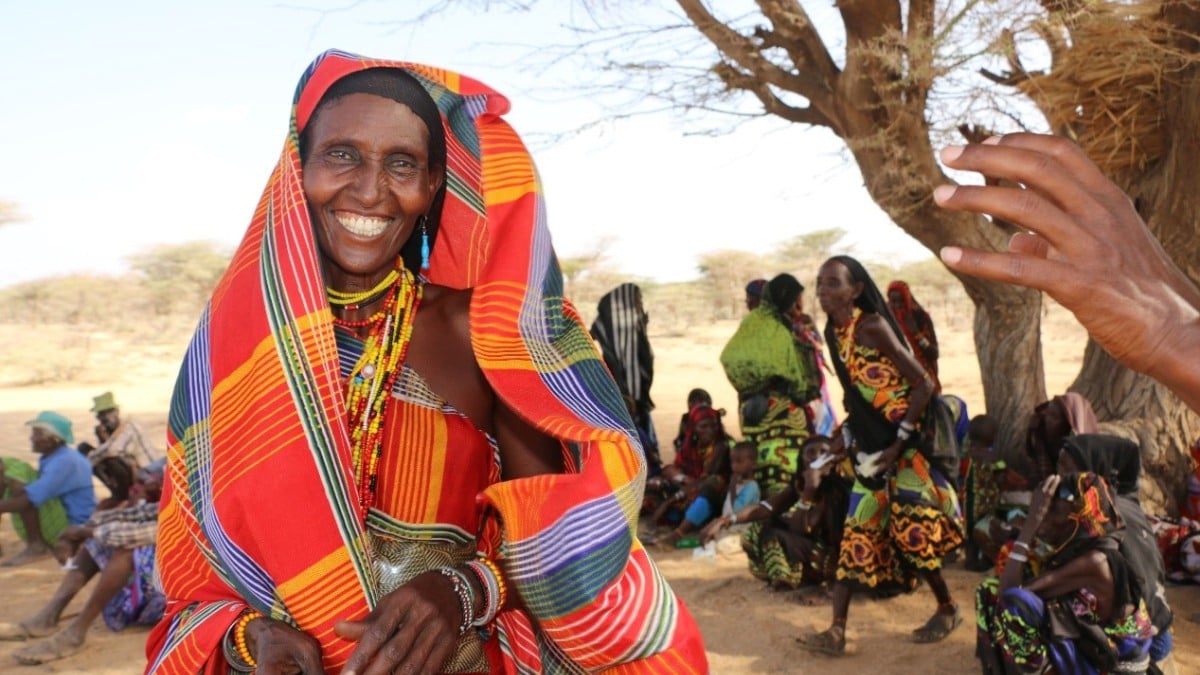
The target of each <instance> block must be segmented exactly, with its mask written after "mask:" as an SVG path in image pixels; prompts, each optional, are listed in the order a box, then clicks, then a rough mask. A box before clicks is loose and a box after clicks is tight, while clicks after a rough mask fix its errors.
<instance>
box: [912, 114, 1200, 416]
mask: <svg viewBox="0 0 1200 675" xmlns="http://www.w3.org/2000/svg"><path fill="white" fill-rule="evenodd" d="M942 161H944V162H945V163H946V165H947V166H949V167H952V168H955V169H962V170H968V171H978V172H980V173H982V174H984V175H985V176H990V177H994V178H1001V179H1006V180H1008V181H1012V182H1013V183H1018V184H1020V185H1024V186H1025V187H1024V188H1021V187H1010V186H1001V185H989V186H967V185H962V186H950V185H943V186H940V187H938V188H937V189H935V190H934V201H936V202H937V203H938V205H940V206H942V207H944V208H947V209H954V210H960V211H972V212H976V213H984V214H990V215H993V216H995V217H997V218H1001V219H1003V220H1006V221H1008V222H1010V223H1013V224H1015V225H1016V226H1017V227H1018V228H1021V229H1022V230H1026V231H1024V232H1020V233H1018V234H1016V235H1014V236H1013V238H1012V240H1011V241H1010V242H1009V245H1008V252H1006V253H996V252H987V251H978V250H973V249H963V248H959V247H953V246H951V247H946V248H944V249H942V260H943V262H945V263H946V266H947V267H949V268H950V269H952V270H954V271H956V272H962V273H966V274H971V275H974V276H978V277H983V278H985V279H991V280H993V281H1003V282H1006V283H1010V284H1017V285H1021V286H1028V287H1030V288H1035V289H1038V290H1041V291H1045V292H1046V293H1047V294H1049V295H1050V297H1052V298H1054V299H1055V300H1056V301H1058V302H1059V303H1060V304H1062V305H1063V306H1064V307H1066V308H1067V309H1069V310H1071V312H1072V313H1073V314H1074V315H1075V317H1076V318H1077V319H1078V320H1079V322H1080V323H1081V324H1083V326H1084V328H1086V329H1087V331H1088V333H1089V334H1090V335H1091V337H1092V338H1093V339H1094V340H1095V341H1096V342H1097V343H1099V344H1100V346H1102V347H1103V348H1104V349H1105V350H1106V351H1107V352H1108V353H1109V354H1112V356H1113V357H1114V358H1116V359H1117V360H1119V361H1120V362H1121V363H1123V364H1125V365H1126V366H1128V367H1130V368H1133V369H1134V370H1137V371H1140V372H1143V373H1146V374H1148V375H1150V376H1151V377H1154V378H1156V379H1159V380H1161V381H1162V382H1163V383H1164V384H1166V385H1167V386H1168V387H1170V388H1171V389H1172V390H1173V391H1175V393H1176V394H1178V395H1179V396H1180V397H1181V398H1183V399H1184V400H1185V402H1187V403H1188V404H1189V405H1190V406H1191V407H1192V408H1193V409H1200V366H1197V365H1196V364H1195V359H1194V358H1191V356H1194V354H1195V353H1196V351H1195V349H1196V346H1197V345H1200V289H1197V288H1196V286H1195V284H1193V283H1192V282H1191V281H1190V280H1189V279H1188V278H1187V277H1186V276H1185V275H1184V274H1183V272H1181V271H1180V270H1179V268H1178V267H1176V266H1175V264H1174V262H1172V260H1171V258H1170V257H1169V256H1168V255H1167V253H1166V251H1164V250H1163V247H1162V246H1161V245H1160V244H1159V243H1158V241H1157V240H1156V239H1155V238H1154V236H1153V235H1152V234H1151V233H1150V231H1149V230H1148V229H1147V228H1146V225H1145V223H1143V222H1142V219H1141V217H1140V216H1139V215H1138V213H1137V211H1136V210H1135V209H1134V206H1133V204H1132V203H1131V202H1130V200H1129V197H1127V196H1126V195H1125V194H1124V193H1123V192H1121V190H1120V189H1119V188H1117V186H1116V185H1114V184H1113V183H1112V182H1111V181H1109V180H1108V179H1107V178H1105V176H1104V175H1103V174H1102V173H1101V172H1100V170H1099V169H1098V168H1097V167H1096V165H1094V164H1093V163H1092V162H1091V161H1090V160H1089V159H1088V158H1087V156H1086V155H1084V153H1083V151H1082V150H1080V149H1079V147H1078V146H1076V145H1075V144H1074V143H1071V142H1070V141H1067V140H1065V139H1062V138H1058V137H1054V136H1043V135H1038V134H1026V133H1021V134H1009V135H1006V136H1003V137H999V138H991V139H988V140H987V141H985V142H984V143H983V144H981V145H970V146H967V147H965V148H958V147H952V148H946V149H945V150H943V151H942ZM1189 355H1191V356H1189Z"/></svg>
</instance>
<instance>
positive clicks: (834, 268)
mask: <svg viewBox="0 0 1200 675" xmlns="http://www.w3.org/2000/svg"><path fill="white" fill-rule="evenodd" d="M859 293H862V284H861V283H858V282H856V281H854V279H853V278H852V277H851V276H850V270H849V269H847V268H846V266H845V265H843V264H842V263H840V262H838V261H837V260H827V261H825V264H824V265H821V269H819V270H817V302H819V303H820V305H821V309H822V310H824V312H825V313H826V314H835V313H838V312H843V311H846V310H848V309H850V307H851V306H852V305H853V304H854V300H855V298H857V297H858V294H859Z"/></svg>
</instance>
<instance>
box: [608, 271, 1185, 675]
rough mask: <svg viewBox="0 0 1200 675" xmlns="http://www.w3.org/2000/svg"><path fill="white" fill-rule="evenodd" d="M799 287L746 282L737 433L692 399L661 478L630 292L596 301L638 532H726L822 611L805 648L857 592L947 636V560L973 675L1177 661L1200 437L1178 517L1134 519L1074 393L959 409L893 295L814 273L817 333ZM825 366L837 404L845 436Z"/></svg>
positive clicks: (729, 365)
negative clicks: (914, 611) (907, 607)
mask: <svg viewBox="0 0 1200 675" xmlns="http://www.w3.org/2000/svg"><path fill="white" fill-rule="evenodd" d="M802 293H803V285H802V284H801V283H800V282H799V281H798V280H797V279H796V278H795V277H794V276H792V275H791V274H786V273H784V274H780V275H778V276H776V277H774V278H772V279H770V280H769V281H768V280H766V279H755V280H752V281H751V282H749V283H748V284H747V285H746V307H747V310H748V313H747V314H746V316H745V317H744V318H743V319H742V320H741V322H740V324H739V326H738V328H737V330H736V332H735V333H734V334H733V336H732V337H731V338H730V340H729V341H728V343H727V344H726V346H725V348H724V350H723V351H722V353H721V357H720V366H721V367H722V368H723V370H724V373H725V375H726V376H727V377H728V379H729V381H730V383H731V384H732V385H733V387H734V389H735V390H736V392H737V394H738V401H737V408H736V410H737V421H736V424H737V428H738V429H739V430H740V432H741V434H740V435H741V440H737V439H736V438H735V437H734V435H733V434H732V433H730V431H729V430H728V429H727V427H726V422H725V420H724V417H725V415H726V411H725V409H723V408H718V407H717V406H715V404H714V402H713V400H712V397H711V395H710V394H709V393H708V392H707V391H705V390H704V389H693V390H692V391H691V392H689V394H688V397H687V402H686V404H687V412H685V413H684V414H683V415H682V416H681V418H680V421H679V428H678V433H677V435H676V437H675V439H674V441H673V450H674V453H673V457H674V458H673V460H672V461H670V462H668V463H665V464H664V463H663V462H662V460H661V459H660V453H659V449H658V443H657V440H656V439H655V437H654V431H653V427H652V424H651V423H650V421H649V411H650V409H651V408H652V404H651V403H650V398H649V383H650V381H651V380H652V378H653V352H652V350H651V349H650V345H649V339H648V334H647V331H646V315H645V311H644V309H643V308H642V303H641V293H640V289H639V288H638V287H637V286H636V285H635V284H631V283H626V284H623V285H621V286H619V287H618V288H616V289H614V290H613V291H612V292H610V293H609V294H607V295H605V296H604V298H603V299H602V300H601V302H600V307H599V313H598V318H597V320H596V323H595V324H594V325H593V330H592V335H593V337H594V338H595V339H596V340H597V342H598V345H599V347H600V348H601V350H602V352H603V353H604V355H605V360H606V363H607V364H608V365H609V367H610V369H611V370H612V371H613V373H614V374H622V373H624V374H626V379H622V378H621V376H620V375H618V382H619V383H620V384H621V385H622V392H623V393H624V394H625V395H626V398H627V402H628V404H629V407H630V412H631V415H632V416H633V419H634V421H635V423H636V424H637V425H638V427H639V432H640V435H641V439H642V442H643V445H644V448H645V449H646V461H647V464H648V466H649V475H650V478H649V480H648V482H647V487H646V492H645V498H644V502H643V507H642V527H641V536H642V538H643V540H644V541H646V542H647V543H648V544H652V545H657V546H658V547H660V548H663V549H672V548H692V547H712V546H713V544H714V543H715V540H717V539H722V538H726V537H731V536H732V537H734V538H736V540H737V541H738V542H739V543H740V547H741V549H742V550H743V551H744V553H745V555H746V559H747V563H748V568H749V569H748V571H749V573H750V574H751V575H753V576H754V577H755V578H757V579H760V580H762V581H763V582H765V584H766V586H767V588H769V589H772V590H776V591H798V593H797V600H798V601H800V602H802V603H804V604H811V605H815V604H829V605H831V606H832V614H833V620H832V623H831V626H830V628H829V629H828V630H826V631H824V632H821V633H817V634H814V635H801V636H800V637H799V638H798V642H799V643H800V646H801V648H803V649H807V650H810V651H815V652H819V653H822V654H827V655H833V656H836V655H840V654H842V653H843V652H844V649H845V625H846V620H847V616H848V609H849V600H850V597H851V595H852V594H853V593H856V592H858V593H864V594H867V595H869V596H871V597H874V598H877V599H886V598H888V597H891V596H893V595H895V594H899V593H905V592H910V591H912V590H914V589H915V588H916V587H917V586H918V583H919V582H920V581H922V580H923V581H925V582H926V583H928V584H929V587H930V589H931V590H932V591H933V594H934V596H935V598H936V600H937V609H936V610H935V612H934V614H933V615H932V616H931V617H930V619H929V620H928V621H927V622H926V623H925V624H924V625H922V626H921V627H919V628H917V629H916V630H915V631H914V632H913V639H914V640H915V641H917V642H937V641H940V640H942V639H944V638H945V637H946V636H947V635H949V634H950V633H951V632H952V631H953V630H954V629H955V628H956V627H958V626H959V625H960V623H961V622H962V616H961V611H960V608H959V604H958V602H957V601H956V600H955V599H953V598H952V597H951V596H950V592H949V589H948V587H947V585H946V583H945V581H944V580H943V579H942V577H941V569H942V567H943V566H944V565H945V564H947V563H949V562H953V561H956V560H961V562H962V565H963V566H964V567H965V568H966V569H968V570H971V571H974V572H981V573H985V574H986V578H985V580H983V581H982V582H981V583H980V584H979V588H978V590H977V592H976V597H975V598H974V604H975V612H976V625H977V626H978V636H977V643H978V649H977V655H978V657H979V659H980V662H981V665H982V668H983V670H984V672H986V673H1004V672H1018V671H1019V672H1042V669H1044V668H1050V669H1052V671H1053V672H1060V673H1065V672H1115V671H1114V669H1115V668H1118V666H1119V667H1120V670H1119V672H1158V671H1157V668H1158V665H1159V664H1160V663H1162V662H1163V661H1164V660H1165V659H1166V658H1167V656H1168V655H1169V654H1170V652H1171V649H1172V647H1173V641H1172V632H1171V629H1170V627H1171V623H1172V620H1173V615H1172V613H1171V610H1170V608H1169V607H1168V606H1167V603H1166V600H1165V596H1164V594H1163V590H1164V584H1166V583H1168V582H1169V581H1174V582H1188V581H1193V582H1194V581H1200V522H1198V521H1200V513H1198V512H1197V507H1198V506H1200V504H1198V500H1200V441H1198V442H1197V444H1196V446H1194V448H1193V455H1194V456H1195V458H1196V461H1197V467H1198V468H1197V471H1196V473H1195V475H1193V476H1192V477H1191V479H1190V481H1189V484H1190V485H1191V487H1190V492H1189V499H1187V500H1185V501H1184V502H1183V503H1182V504H1181V505H1180V514H1181V515H1180V516H1179V517H1178V518H1166V517H1160V516H1155V515H1150V514H1147V513H1145V512H1144V511H1143V509H1142V508H1141V506H1140V504H1139V502H1138V496H1137V488H1138V477H1139V474H1140V468H1141V463H1140V452H1139V448H1138V446H1137V444H1136V443H1135V442H1133V441H1130V440H1127V439H1125V438H1122V437H1119V436H1114V435H1107V434H1102V433H1100V431H1099V428H1098V424H1097V420H1096V416H1095V414H1094V412H1093V411H1092V408H1091V405H1090V404H1089V402H1088V401H1087V400H1086V399H1084V398H1083V397H1082V396H1080V395H1079V394H1077V393H1074V392H1067V393H1065V394H1063V395H1059V396H1055V397H1053V398H1052V399H1051V400H1049V401H1046V402H1044V403H1041V404H1039V405H1038V406H1037V407H1036V408H1035V409H1033V410H1031V411H1030V413H1029V417H1028V419H1027V420H1005V421H1001V420H997V419H995V418H994V417H992V416H989V415H987V414H976V415H974V416H973V417H971V416H969V414H968V411H967V407H966V404H965V403H964V402H963V401H962V399H960V398H958V397H956V396H954V395H953V394H950V393H947V392H943V391H942V388H941V385H940V383H939V381H938V378H937V372H938V371H937V361H938V355H939V354H938V342H937V334H936V332H935V330H934V326H933V322H932V320H931V318H930V316H929V314H928V313H927V312H926V311H925V310H924V309H923V308H922V307H921V305H920V304H919V303H918V302H917V301H916V299H915V298H914V296H913V293H912V291H911V289H910V288H909V287H908V285H907V284H906V283H905V282H904V281H899V280H897V281H893V282H892V283H890V284H889V285H888V287H887V293H886V296H885V295H884V294H882V293H880V291H879V289H878V288H877V287H876V286H875V284H874V282H873V280H872V279H871V277H870V275H869V274H868V273H867V271H866V269H865V268H864V267H863V266H862V265H861V264H860V263H859V262H858V261H856V260H854V259H853V258H850V257H847V256H836V257H834V258H831V259H830V260H829V261H827V262H826V263H825V264H824V265H823V266H822V267H821V268H820V270H819V271H818V274H817V298H818V300H819V302H820V304H821V307H822V309H823V310H824V311H825V313H826V315H827V316H828V322H827V325H826V328H825V331H824V335H822V333H821V332H820V331H818V330H817V329H816V326H815V325H814V323H813V320H812V318H811V317H810V316H809V315H807V314H806V313H805V312H804V308H803V304H802ZM616 307H621V308H624V310H625V311H627V312H628V316H629V317H631V319H630V320H629V321H624V322H621V321H617V322H616V323H620V324H621V325H623V326H624V327H625V329H624V330H625V331H626V332H625V333H624V334H623V333H621V332H620V331H616V332H614V330H613V328H612V326H613V325H614V319H613V314H612V312H613V310H614V308H616ZM613 335H621V336H622V337H621V342H619V343H618V342H613V341H612V339H611V338H612V336H613ZM618 344H625V345H630V346H632V345H636V349H633V348H626V349H624V350H622V349H620V348H618V346H617V345H618ZM825 344H828V345H829V355H828V358H826V355H825V352H824V345H825ZM714 367H716V364H714ZM630 372H637V373H638V378H637V380H636V382H637V383H638V384H639V387H640V388H639V387H634V386H632V385H633V383H634V380H630V379H628V375H627V374H628V373H630ZM827 373H831V374H833V375H835V376H836V377H838V379H839V381H840V383H841V385H842V390H843V391H844V392H847V393H846V397H845V401H844V404H845V410H846V412H847V416H846V418H845V419H844V420H842V422H841V424H839V423H838V417H837V415H836V413H835V412H834V410H833V405H832V402H831V401H830V399H829V394H828V388H827V387H826V382H825V376H826V374H827ZM1002 423H1003V424H1009V425H1014V424H1015V425H1023V427H1024V447H1023V452H1021V453H1018V454H1017V455H1016V456H1012V457H1005V456H1004V455H1003V454H1002V453H1000V452H999V451H998V449H997V448H995V447H994V445H995V442H996V440H997V438H998V436H999V432H1000V424H1002ZM731 424H732V423H731ZM1064 636H1070V638H1069V639H1068V638H1067V637H1064ZM1006 669H1008V670H1006ZM1013 669H1016V670H1015V671H1014V670H1013Z"/></svg>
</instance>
